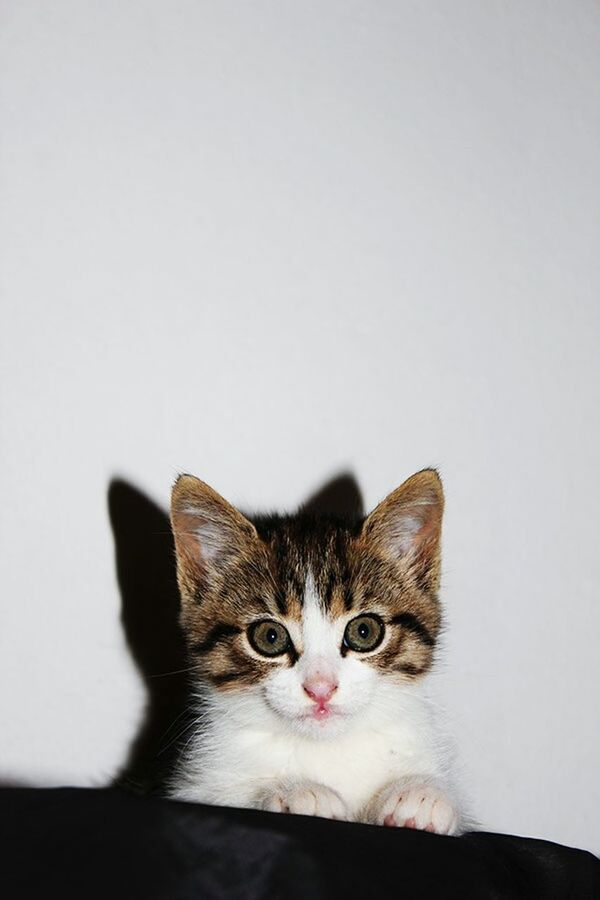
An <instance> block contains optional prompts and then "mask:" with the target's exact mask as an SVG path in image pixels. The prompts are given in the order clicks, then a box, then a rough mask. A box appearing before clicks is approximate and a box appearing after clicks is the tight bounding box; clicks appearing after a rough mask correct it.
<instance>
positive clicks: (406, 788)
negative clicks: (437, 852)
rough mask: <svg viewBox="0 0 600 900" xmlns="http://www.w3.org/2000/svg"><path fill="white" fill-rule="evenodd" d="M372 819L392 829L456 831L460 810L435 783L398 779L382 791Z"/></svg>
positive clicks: (375, 822) (448, 832)
mask: <svg viewBox="0 0 600 900" xmlns="http://www.w3.org/2000/svg"><path fill="white" fill-rule="evenodd" d="M370 820H371V821H372V822H373V823H374V824H376V825H387V826H389V827H391V828H415V829H417V830H418V831H432V832H434V833H435V834H456V832H457V831H458V813H457V812H456V810H455V808H454V806H453V805H452V803H451V801H450V800H449V799H448V797H447V796H446V795H445V794H444V793H443V792H442V791H441V790H440V789H439V788H438V787H436V786H435V785H433V784H427V783H418V782H407V781H397V782H393V783H392V784H390V785H388V786H387V787H386V788H384V789H383V791H381V792H380V793H379V794H378V796H377V798H376V800H375V802H374V804H373V805H372V811H371V815H370Z"/></svg>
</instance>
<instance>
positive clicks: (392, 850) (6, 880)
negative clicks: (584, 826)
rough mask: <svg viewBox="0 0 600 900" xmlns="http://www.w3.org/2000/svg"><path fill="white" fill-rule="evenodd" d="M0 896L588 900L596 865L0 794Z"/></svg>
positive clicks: (34, 794)
mask: <svg viewBox="0 0 600 900" xmlns="http://www.w3.org/2000/svg"><path fill="white" fill-rule="evenodd" d="M0 857H1V866H0V879H1V881H0V896H1V897H2V898H5V900H6V898H13V897H19V898H21V897H25V898H28V897H40V898H41V897H44V898H54V897H60V898H70V897H77V898H87V897H126V898H132V900H133V898H138V897H139V898H146V900H149V898H160V900H162V898H165V900H167V898H168V900H191V898H194V900H205V898H206V900H213V898H215V900H216V898H223V897H227V898H235V900H238V898H239V900H258V898H269V900H271V898H272V900H276V898H280V897H281V898H286V900H287V898H289V900H297V898H311V900H313V898H327V897H337V896H344V897H348V898H350V897H359V896H360V897H364V898H371V897H373V898H377V900H386V898H388V897H389V898H394V900H400V898H424V897H435V898H454V897H456V898H461V900H468V898H477V900H487V898H490V900H492V898H493V900H499V898H502V900H504V898H534V900H535V898H538V897H540V898H541V897H543V898H550V900H554V898H556V900H558V898H569V900H574V898H580V897H581V898H589V900H593V898H600V861H599V860H598V859H596V857H594V856H593V855H592V854H590V853H586V852H584V851H581V850H572V849H569V848H567V847H561V846H559V845H557V844H551V843H548V842H546V841H538V840H532V839H528V838H519V837H509V836H507V835H498V834H485V833H473V834H467V835H463V836H462V837H459V838H447V837H438V836H437V835H433V834H428V833H423V832H417V831H412V830H407V829H392V828H375V827H371V826H366V825H356V824H351V823H347V822H329V821H325V820H321V819H314V818H305V817H303V816H285V815H277V814H272V813H260V812H255V811H252V810H236V809H224V808H217V807H208V806H199V805H195V804H186V803H175V802H173V801H168V800H159V799H156V798H151V797H137V796H134V795H132V794H128V793H126V792H124V791H120V790H114V789H113V790H86V789H77V788H63V789H56V790H35V789H26V788H10V789H4V790H2V791H0Z"/></svg>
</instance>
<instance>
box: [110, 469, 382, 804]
mask: <svg viewBox="0 0 600 900" xmlns="http://www.w3.org/2000/svg"><path fill="white" fill-rule="evenodd" d="M302 510H303V511H304V512H310V513H313V514H315V515H323V514H328V515H335V516H340V517H343V518H360V517H362V516H363V515H364V509H363V500H362V496H361V493H360V489H359V487H358V484H357V482H356V479H355V477H354V476H353V475H351V474H350V473H346V472H344V473H342V474H340V475H338V476H336V477H335V478H332V479H331V480H330V481H328V482H326V483H325V484H324V485H323V487H322V488H320V489H319V490H318V491H316V492H315V493H314V494H312V495H311V496H310V497H309V498H308V499H307V500H306V501H305V503H303V504H302ZM108 511H109V517H110V523H111V527H112V531H113V536H114V541H115V560H116V568H117V579H118V583H119V590H120V592H121V622H122V624H123V629H124V631H125V638H126V640H127V645H128V647H129V650H130V652H131V655H132V656H133V659H134V660H135V663H136V665H137V667H138V670H139V672H140V674H141V676H142V678H143V680H144V683H145V686H146V690H147V698H148V699H147V705H146V709H145V713H144V717H143V721H142V724H141V727H140V731H139V733H138V735H137V736H136V737H135V739H134V741H133V743H132V745H131V748H130V750H129V754H128V757H127V759H126V761H125V764H124V766H123V769H122V770H121V772H120V773H119V775H118V776H117V778H116V783H117V784H119V785H121V786H124V787H128V788H129V789H131V790H135V791H138V792H142V793H152V792H160V791H161V790H162V789H163V787H164V784H165V779H166V777H167V776H168V774H169V772H170V771H171V770H172V767H173V764H174V761H175V757H176V755H177V753H178V752H179V750H180V748H181V747H182V746H184V745H185V742H186V740H187V737H188V735H189V729H190V728H191V727H193V718H192V715H191V713H190V710H189V704H187V703H186V700H187V696H188V672H187V669H188V666H189V663H188V660H187V657H186V652H185V643H184V640H183V635H182V633H181V630H180V627H179V594H178V590H177V581H176V574H175V549H174V544H173V536H172V534H171V528H170V523H169V517H168V515H167V514H166V512H165V511H164V510H162V509H161V508H160V507H159V506H157V504H156V503H154V501H153V500H151V499H150V498H149V497H148V496H146V494H144V493H143V492H142V491H140V490H139V489H138V488H136V487H134V486H133V485H132V484H129V483H128V482H126V481H123V480H121V479H115V480H113V481H111V483H110V486H109V489H108ZM249 518H251V516H249Z"/></svg>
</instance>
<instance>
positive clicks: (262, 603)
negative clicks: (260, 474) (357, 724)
mask: <svg viewBox="0 0 600 900" xmlns="http://www.w3.org/2000/svg"><path fill="white" fill-rule="evenodd" d="M443 505H444V498H443V491H442V485H441V482H440V479H439V477H438V475H437V473H436V472H435V471H434V470H432V469H426V470H424V471H422V472H418V473H417V474H416V475H413V476H412V477H411V478H409V479H408V480H407V481H405V482H404V484H402V485H401V486H400V487H399V488H397V489H396V490H395V491H393V492H392V493H391V494H390V495H389V496H388V497H387V498H386V499H385V500H384V501H383V502H382V503H380V504H379V506H377V507H376V508H375V509H374V510H373V512H372V513H371V514H370V515H369V516H367V517H366V519H364V520H357V521H343V520H341V519H337V518H334V517H328V516H315V515H310V514H308V513H303V512H302V511H300V512H299V513H297V514H296V515H291V516H268V517H261V518H258V519H255V520H254V521H253V522H251V521H250V520H249V519H247V518H246V517H245V516H243V515H242V514H241V513H240V512H239V511H238V510H237V509H235V508H234V507H233V506H231V505H230V504H229V503H228V502H227V501H226V500H224V499H223V498H222V497H221V496H219V494H217V493H216V491H214V490H213V489H212V488H210V487H209V486H208V485H207V484H205V483H204V482H202V481H200V480H199V479H197V478H194V477H193V476H191V475H182V476H181V477H180V478H179V479H178V480H177V482H176V484H175V486H174V488H173V496H172V512H171V520H172V527H173V534H174V538H175V547H176V555H177V577H178V582H179V588H180V594H181V601H182V606H181V623H182V626H183V629H184V632H185V636H186V641H187V645H188V649H189V654H190V657H191V660H190V661H191V664H192V668H193V670H195V671H197V672H198V675H199V677H200V678H201V680H202V681H203V683H204V684H207V685H209V686H210V687H211V688H212V690H213V691H214V692H217V693H219V694H223V695H225V694H233V693H234V692H235V693H238V694H241V693H243V692H246V693H250V692H251V693H252V694H253V696H258V697H259V699H260V702H261V703H263V704H264V705H265V706H266V707H268V708H269V710H270V712H271V713H272V714H274V715H275V716H277V717H279V718H280V719H282V720H284V721H285V722H286V724H287V725H289V726H290V727H291V728H293V729H296V730H297V731H299V732H300V733H303V734H310V735H315V736H327V735H329V734H333V733H339V732H340V731H341V730H344V729H345V728H347V727H348V726H349V725H350V724H351V723H352V722H353V721H355V720H356V719H357V717H360V716H361V715H364V714H365V711H366V710H368V709H369V708H370V707H371V706H373V705H374V704H376V703H377V696H378V693H379V692H381V690H382V689H383V687H384V685H385V686H388V687H389V686H392V685H395V686H398V685H400V686H402V685H406V684H407V683H410V682H414V681H416V680H417V679H419V678H421V677H422V676H423V675H424V674H425V673H426V672H427V670H428V669H429V667H430V666H431V663H432V656H433V650H434V647H435V642H436V639H437V636H438V631H439V627H440V610H439V603H438V599H437V591H438V587H439V570H440V531H441V521H442V513H443Z"/></svg>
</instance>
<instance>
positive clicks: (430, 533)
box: [361, 469, 444, 588]
mask: <svg viewBox="0 0 600 900" xmlns="http://www.w3.org/2000/svg"><path fill="white" fill-rule="evenodd" d="M443 512H444V490H443V488H442V482H441V480H440V477H439V475H438V473H437V472H436V471H435V469H423V471H422V472H417V473H416V475H412V476H411V477H410V478H408V479H407V480H406V481H405V482H404V483H403V484H401V485H400V487H399V488H396V490H395V491H392V493H391V494H389V496H387V497H386V498H385V500H383V501H382V502H381V503H380V504H379V506H377V507H376V508H375V509H374V510H373V512H372V513H371V514H370V515H369V516H367V518H366V520H365V523H364V525H363V528H362V532H361V537H362V539H363V540H364V541H365V543H367V544H368V545H371V546H372V547H373V548H374V549H376V550H377V551H378V552H379V553H381V554H383V555H384V556H387V557H391V558H392V559H394V560H397V561H399V562H402V563H404V564H405V565H406V566H407V567H409V568H410V570H411V571H413V572H414V573H415V574H416V575H417V577H418V578H419V579H421V580H423V579H424V580H425V581H426V582H427V584H428V585H429V586H431V587H434V588H437V586H438V581H439V563H440V539H441V530H442V516H443Z"/></svg>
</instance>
